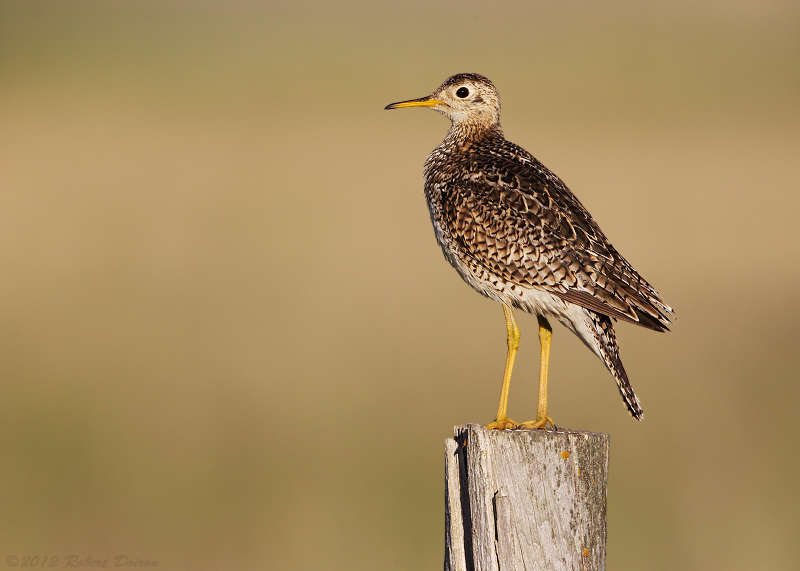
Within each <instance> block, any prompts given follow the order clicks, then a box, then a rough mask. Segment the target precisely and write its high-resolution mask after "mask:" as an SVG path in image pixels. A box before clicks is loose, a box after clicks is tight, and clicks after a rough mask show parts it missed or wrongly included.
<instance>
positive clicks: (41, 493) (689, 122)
mask: <svg viewBox="0 0 800 571" xmlns="http://www.w3.org/2000/svg"><path fill="white" fill-rule="evenodd" d="M464 71H469V72H477V73H481V74H484V75H486V76H488V77H489V78H490V79H492V81H493V82H494V83H495V85H496V86H497V87H498V89H499V91H500V95H501V100H502V103H503V114H502V122H503V127H504V131H505V134H506V136H507V137H508V138H509V139H510V140H512V141H514V142H516V143H518V144H520V145H522V146H523V147H525V148H526V149H528V150H529V151H531V152H532V153H533V154H534V155H535V156H536V157H537V158H539V159H540V160H541V161H542V162H544V164H546V165H547V166H548V167H550V168H551V169H552V170H553V171H554V172H556V173H557V174H558V175H559V176H560V177H561V178H563V179H564V180H565V181H566V183H567V184H568V185H569V186H570V188H571V189H572V190H573V191H574V192H575V193H576V194H577V195H578V197H579V198H580V200H581V201H582V202H583V203H584V205H585V206H586V207H587V208H588V209H589V211H590V212H591V213H592V214H593V216H594V217H595V219H596V220H597V221H598V222H599V224H600V225H601V227H602V228H603V229H604V230H605V232H606V234H607V235H608V236H609V238H610V239H611V240H612V242H613V243H614V245H615V246H616V247H617V249H618V250H619V251H620V252H622V253H623V255H625V256H626V257H627V258H628V260H629V261H630V262H631V263H632V264H633V265H634V266H635V267H636V268H637V269H638V270H639V272H641V273H642V274H643V275H644V276H645V277H646V279H647V280H648V281H650V282H651V283H652V284H653V285H654V286H655V287H656V288H657V289H658V290H659V291H660V292H661V293H662V294H663V296H664V298H665V299H666V300H667V302H668V303H670V304H671V305H672V306H673V307H674V308H675V309H676V312H677V316H678V322H677V324H676V325H675V326H674V327H673V330H672V332H670V333H666V334H657V333H653V332H651V331H647V330H644V329H640V328H637V327H634V326H630V325H626V324H620V325H619V326H618V328H617V330H618V335H619V337H620V343H621V347H622V355H623V359H624V362H625V364H626V367H627V369H628V372H629V374H630V377H631V379H632V382H633V385H634V387H635V389H636V391H637V393H638V394H639V396H640V398H641V400H642V403H643V405H644V409H645V412H646V414H645V419H644V421H643V422H642V423H637V422H635V421H634V420H633V419H631V418H630V416H629V415H628V414H627V412H625V410H624V407H623V404H622V402H621V399H620V397H619V394H618V393H617V389H616V386H615V384H614V381H613V379H612V377H611V376H610V375H609V374H608V372H607V371H606V370H605V368H604V366H603V365H602V363H601V362H600V361H599V360H598V359H597V358H596V357H594V356H593V355H592V354H591V353H590V352H589V351H588V350H586V349H585V348H584V347H583V346H582V345H581V344H580V342H579V341H578V340H577V339H576V338H575V337H574V336H572V335H571V334H569V333H568V332H567V331H566V330H565V329H564V328H563V327H560V326H557V327H556V329H555V333H554V344H553V352H552V359H551V384H550V412H551V414H552V415H553V417H554V418H555V419H556V422H557V423H558V424H559V425H560V426H564V427H569V428H573V429H581V430H592V431H602V432H607V433H610V434H611V467H610V482H609V493H608V506H609V508H608V526H609V527H608V529H609V533H608V559H607V561H608V568H609V569H615V570H625V569H630V570H633V569H637V570H641V569H647V570H651V569H652V570H657V569H664V570H667V569H669V570H672V569H688V570H695V569H697V570H701V569H702V570H715V569H720V570H722V569H724V570H739V569H741V570H744V569H748V570H749V569H754V568H758V569H787V570H788V569H798V568H800V552H799V551H798V550H797V538H798V537H800V518H798V513H800V491H799V490H798V486H797V473H798V469H800V460H799V459H798V458H800V442H799V441H798V437H800V415H798V414H797V410H798V405H800V383H798V377H799V376H800V375H799V374H798V371H799V370H800V369H799V368H798V367H800V334H798V328H797V323H798V320H800V299H799V298H798V283H799V282H800V253H799V251H800V249H799V248H798V246H800V227H799V226H800V225H798V222H797V217H798V212H800V193H798V188H799V187H800V105H798V102H800V6H799V5H798V4H797V3H796V2H790V1H786V2H779V1H776V2H765V1H758V2H755V1H753V2H746V1H738V2H737V1H734V2H729V1H726V2H722V1H718V2H717V1H707V2H696V1H691V2H689V1H688V0H687V1H685V2H678V3H671V4H670V5H669V6H667V5H665V4H663V3H659V2H655V1H653V2H634V1H617V2H604V3H602V5H598V3H595V2H577V1H560V2H498V3H491V4H489V3H485V2H473V1H459V2H456V1H446V2H420V1H418V0H413V1H410V2H402V3H395V2H380V3H376V2H366V1H363V2H356V1H346V2H336V3H325V2H313V1H304V2H293V3H264V2H255V1H253V2H230V1H227V2H210V1H209V2H181V1H155V0H153V1H141V2H132V1H130V2H113V3H109V2H100V1H97V2H84V1H78V2H70V3H62V2H38V1H27V0H26V1H12V0H2V2H0V267H1V268H2V270H0V562H2V563H3V564H6V563H7V559H6V558H7V557H8V556H9V555H16V556H17V557H20V558H22V557H23V556H25V555H30V556H37V555H38V556H40V557H44V556H56V555H58V556H61V557H64V556H66V555H70V554H73V555H78V556H80V557H81V558H83V557H86V556H92V557H95V558H113V557H115V556H116V555H120V554H123V555H125V556H127V557H129V558H131V559H134V558H139V559H142V560H145V559H147V560H158V562H159V567H160V568H163V569H285V570H306V569H330V570H348V571H351V570H373V569H382V570H386V571H393V570H405V569H441V566H442V561H443V548H444V542H443V531H444V517H443V513H444V509H443V507H444V505H443V494H444V463H443V443H444V440H445V439H446V438H448V437H450V436H451V435H452V429H453V426H454V425H457V424H461V423H467V422H481V423H486V422H490V421H491V420H493V416H494V412H495V410H496V406H497V398H498V396H499V389H500V381H501V377H502V371H503V364H504V362H505V352H506V341H505V324H504V321H503V316H502V311H501V310H500V307H499V306H497V305H496V304H495V303H493V302H490V301H489V300H486V299H484V298H482V297H481V296H479V295H477V294H476V293H475V292H473V291H472V290H471V289H470V288H469V287H468V286H467V285H465V284H464V283H462V282H461V280H460V278H459V277H458V276H457V275H456V273H455V272H454V271H453V270H452V269H451V268H450V267H449V265H448V264H447V263H446V262H445V261H444V259H443V257H442V254H441V251H440V250H439V248H438V246H437V245H436V243H435V240H434V236H433V231H432V229H431V226H430V221H429V218H428V213H427V208H426V205H425V200H424V197H423V194H422V182H423V181H422V165H423V162H424V160H425V158H426V157H427V155H428V153H429V152H430V151H431V149H433V148H434V147H435V146H436V145H438V144H439V142H440V141H441V140H442V138H444V135H445V133H446V131H447V128H448V125H449V124H448V123H447V120H446V119H444V118H443V117H441V116H440V115H438V114H437V113H433V112H430V111H428V110H421V109H408V110H399V111H392V112H387V111H384V110H383V107H384V106H385V105H386V104H388V103H391V102H394V101H399V100H403V99H409V98H414V97H420V96H423V95H427V94H429V93H430V92H431V91H433V90H434V89H435V88H436V87H437V86H438V85H439V84H440V83H441V82H442V81H443V80H444V79H445V78H447V77H448V76H449V75H452V74H454V73H456V72H464ZM518 320H519V325H520V328H521V331H522V340H521V346H520V352H519V356H518V360H517V368H516V370H515V375H514V382H513V383H512V387H511V397H510V405H509V413H510V415H511V417H512V418H515V419H517V420H520V421H522V420H529V419H531V418H533V417H534V416H535V409H536V400H535V399H536V389H537V367H538V352H539V347H538V339H537V336H536V331H537V326H536V320H535V318H533V317H532V316H528V315H518ZM62 562H63V560H62ZM112 564H113V561H112Z"/></svg>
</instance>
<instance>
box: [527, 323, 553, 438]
mask: <svg viewBox="0 0 800 571" xmlns="http://www.w3.org/2000/svg"><path fill="white" fill-rule="evenodd" d="M536 317H537V319H538V320H539V342H540V343H541V344H542V354H541V358H540V361H539V406H538V407H537V409H536V420H533V421H530V422H523V423H522V424H520V425H519V427H518V428H547V423H548V422H549V423H550V424H551V426H553V428H555V426H556V425H555V424H554V423H553V419H552V418H550V417H549V416H547V371H548V369H549V367H550V341H551V340H552V338H553V329H552V328H551V327H550V323H548V322H547V319H545V318H544V317H540V316H538V315H537V316H536Z"/></svg>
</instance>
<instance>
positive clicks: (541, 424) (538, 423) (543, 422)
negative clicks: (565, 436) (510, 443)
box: [515, 416, 556, 430]
mask: <svg viewBox="0 0 800 571" xmlns="http://www.w3.org/2000/svg"><path fill="white" fill-rule="evenodd" d="M547 423H550V426H552V427H553V428H555V427H556V423H555V422H553V419H552V418H550V417H549V416H545V417H544V418H537V419H536V420H530V421H528V422H523V423H520V424H518V425H517V426H516V427H515V428H517V429H521V430H530V429H539V430H544V429H546V428H547Z"/></svg>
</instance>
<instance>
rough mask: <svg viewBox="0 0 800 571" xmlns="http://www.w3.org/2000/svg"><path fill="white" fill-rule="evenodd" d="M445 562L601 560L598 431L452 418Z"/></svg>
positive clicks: (477, 569) (496, 570) (473, 565)
mask: <svg viewBox="0 0 800 571" xmlns="http://www.w3.org/2000/svg"><path fill="white" fill-rule="evenodd" d="M445 458H446V461H445V470H446V477H445V565H444V568H445V571H523V570H534V569H537V570H538V569H541V570H559V571H560V570H581V571H584V570H593V571H594V570H598V571H600V570H604V569H605V547H606V485H607V481H608V435H607V434H600V433H594V432H579V431H573V430H561V429H559V430H486V429H485V428H484V427H483V426H481V425H479V424H469V425H463V426H458V427H456V429H455V438H454V439H453V440H447V441H446V443H445Z"/></svg>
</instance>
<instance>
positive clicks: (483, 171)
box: [442, 143, 672, 331]
mask: <svg viewBox="0 0 800 571" xmlns="http://www.w3.org/2000/svg"><path fill="white" fill-rule="evenodd" d="M509 145H510V146H511V148H510V151H509V149H505V152H497V151H495V155H496V156H487V155H488V153H487V152H486V150H484V151H483V152H482V153H481V154H480V156H481V157H483V158H482V160H477V161H472V163H471V165H470V169H469V174H466V175H465V176H464V179H463V180H461V181H459V182H457V183H456V184H455V185H454V190H453V191H452V192H450V193H449V194H450V196H447V197H445V201H444V202H445V204H444V211H443V213H442V214H443V215H444V216H445V217H446V218H449V219H450V220H449V221H448V222H449V224H448V226H449V227H450V228H451V229H452V231H453V234H454V235H453V238H455V240H456V241H457V242H458V243H459V244H460V246H461V248H462V252H463V254H465V255H467V256H469V257H471V258H473V260H475V261H476V262H479V263H480V264H482V265H484V266H486V268H487V269H488V270H489V271H491V272H493V273H495V274H496V275H500V276H503V278H504V279H506V280H508V281H510V282H512V283H518V284H520V285H523V286H537V287H540V288H543V289H545V290H547V291H549V292H551V293H553V294H554V295H556V296H558V297H560V298H562V299H563V300H565V301H568V302H571V303H574V304H577V305H580V306H582V307H585V308H587V309H592V310H594V311H597V312H598V313H602V314H604V315H608V316H610V317H615V318H618V319H621V320H624V321H629V322H631V323H636V324H638V325H642V326H644V327H647V328H650V329H655V330H658V331H662V330H664V329H666V325H667V324H668V323H670V322H671V319H670V317H671V315H672V309H671V308H670V307H669V306H668V305H666V303H664V301H663V300H662V299H661V297H660V296H659V294H658V292H656V291H655V290H654V289H653V288H652V286H650V284H648V283H647V282H646V281H645V280H644V278H642V277H641V276H640V275H639V274H638V272H637V271H636V270H635V269H633V267H632V266H631V265H630V264H629V263H628V262H627V261H626V260H625V259H624V258H623V257H622V256H621V255H620V254H619V253H618V252H617V251H616V250H615V249H614V247H613V246H612V245H611V243H610V242H609V241H608V239H607V238H606V237H605V235H604V234H603V232H602V231H601V230H600V227H599V226H598V225H597V223H596V222H595V221H594V220H593V219H592V217H591V215H590V214H589V213H588V212H587V211H586V209H585V208H584V207H583V205H582V204H581V203H580V202H579V201H578V199H577V198H576V197H575V196H574V195H573V194H572V192H570V190H569V189H568V188H567V187H566V185H565V184H564V183H563V182H562V181H561V180H560V179H559V178H558V177H557V176H556V175H554V174H553V173H552V172H550V171H549V170H548V169H547V168H546V167H545V166H544V165H542V164H541V163H539V162H538V161H537V160H536V159H534V158H533V157H532V156H530V155H529V154H528V153H527V152H526V151H524V150H523V149H521V148H520V147H517V146H516V145H513V144H511V143H509Z"/></svg>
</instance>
